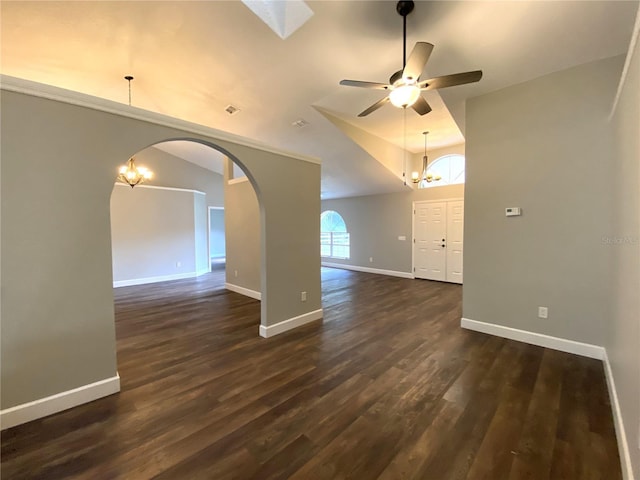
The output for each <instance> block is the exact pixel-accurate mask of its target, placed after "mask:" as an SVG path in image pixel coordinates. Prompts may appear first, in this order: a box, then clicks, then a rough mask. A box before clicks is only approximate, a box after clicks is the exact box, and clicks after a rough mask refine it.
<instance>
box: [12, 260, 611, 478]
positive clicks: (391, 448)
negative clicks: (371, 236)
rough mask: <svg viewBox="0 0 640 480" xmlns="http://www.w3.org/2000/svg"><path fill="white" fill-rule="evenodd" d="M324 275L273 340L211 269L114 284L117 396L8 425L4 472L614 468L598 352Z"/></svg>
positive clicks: (437, 295)
mask: <svg viewBox="0 0 640 480" xmlns="http://www.w3.org/2000/svg"><path fill="white" fill-rule="evenodd" d="M322 278H323V281H322V287H323V307H324V312H325V317H324V322H323V323H321V322H315V323H313V324H310V325H307V326H304V327H302V328H299V329H297V330H294V331H291V332H287V333H285V334H282V335H279V336H276V337H273V338H270V339H263V338H260V337H259V336H258V325H259V319H260V304H259V302H258V301H255V300H252V299H249V298H247V297H244V296H242V295H239V294H236V293H233V292H228V291H225V290H224V289H223V287H222V285H223V281H224V279H223V278H222V274H221V273H220V272H214V273H212V274H209V275H205V276H202V277H199V278H197V279H192V280H180V281H175V282H167V283H163V284H154V285H147V286H136V287H127V288H119V289H116V291H115V296H116V329H117V348H118V370H119V373H120V376H121V380H122V391H121V392H120V393H119V394H116V395H113V396H110V397H107V398H104V399H100V400H97V401H95V402H92V403H91V404H88V405H83V406H80V407H77V408H75V409H72V410H69V411H66V412H62V413H59V414H57V415H53V416H51V417H48V418H45V419H41V420H36V421H34V422H31V423H29V424H26V425H22V426H18V427H15V428H13V429H10V430H7V431H5V432H3V433H2V452H1V454H2V456H1V461H2V465H1V473H2V478H3V479H30V478H38V479H63V478H79V479H116V478H118V479H148V478H157V479H215V480H221V479H260V480H266V479H285V478H291V479H298V480H310V479H313V480H315V479H331V480H337V479H357V480H368V479H389V480H396V479H420V480H431V479H433V480H455V479H490V480H501V479H505V480H509V479H514V480H517V479H553V480H555V479H607V480H615V479H619V478H621V472H620V462H619V457H618V450H617V446H616V439H615V432H614V427H613V420H612V416H611V407H610V404H609V398H608V394H607V389H606V385H605V378H604V372H603V366H602V363H601V362H599V361H596V360H591V359H586V358H581V357H577V356H573V355H569V354H565V353H561V352H557V351H553V350H547V349H543V348H539V347H534V346H530V345H526V344H523V343H518V342H514V341H509V340H504V339H500V338H497V337H491V336H488V335H484V334H481V333H477V332H470V331H466V330H462V329H461V328H460V326H459V325H460V316H461V293H462V290H461V287H460V286H458V285H452V284H444V283H437V282H429V281H421V280H407V279H400V278H393V277H385V276H380V275H372V274H365V273H357V272H350V271H346V270H336V269H323V272H322Z"/></svg>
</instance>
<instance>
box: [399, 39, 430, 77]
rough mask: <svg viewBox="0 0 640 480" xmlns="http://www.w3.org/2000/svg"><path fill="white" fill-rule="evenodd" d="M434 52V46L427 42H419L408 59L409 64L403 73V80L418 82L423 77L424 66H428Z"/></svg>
mask: <svg viewBox="0 0 640 480" xmlns="http://www.w3.org/2000/svg"><path fill="white" fill-rule="evenodd" d="M432 50H433V45H432V44H430V43H427V42H417V43H416V45H415V47H413V50H411V54H410V55H409V58H408V59H407V64H406V65H405V67H404V70H403V71H402V78H403V79H404V80H405V81H407V80H418V78H420V75H422V71H423V70H424V66H425V65H426V64H427V61H428V60H429V56H431V51H432Z"/></svg>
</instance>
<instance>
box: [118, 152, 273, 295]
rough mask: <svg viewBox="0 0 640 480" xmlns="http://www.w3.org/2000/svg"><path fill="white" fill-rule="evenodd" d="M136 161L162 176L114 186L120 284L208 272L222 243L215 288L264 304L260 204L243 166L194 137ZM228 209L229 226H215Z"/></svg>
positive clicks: (210, 282) (144, 154) (141, 155)
mask: <svg viewBox="0 0 640 480" xmlns="http://www.w3.org/2000/svg"><path fill="white" fill-rule="evenodd" d="M134 158H135V159H136V164H137V165H140V166H144V167H146V168H149V169H150V170H151V171H153V172H154V176H153V178H152V179H151V180H150V181H147V182H145V183H144V184H142V185H138V186H136V187H135V188H130V187H129V186H128V185H127V184H125V183H123V182H121V181H116V182H115V184H114V189H113V192H112V195H111V239H112V262H113V276H114V277H113V280H114V287H116V288H118V287H126V286H131V285H141V284H148V283H155V282H161V281H168V280H179V279H186V278H193V277H198V276H201V275H204V274H207V273H208V272H210V271H211V265H212V258H211V252H212V251H213V250H214V248H218V249H219V248H220V244H221V246H222V254H221V255H220V250H217V251H216V255H217V257H222V262H217V263H215V273H216V275H215V276H210V277H211V278H208V279H207V284H208V285H209V286H210V287H215V288H216V289H224V288H225V287H226V288H227V289H229V290H233V291H236V292H238V293H241V294H244V295H248V296H250V297H251V298H255V299H258V300H259V299H260V298H261V291H262V287H261V271H260V270H261V266H262V261H261V248H260V242H261V222H262V221H261V215H260V205H259V201H258V197H257V195H256V192H255V190H254V188H253V185H252V183H251V181H249V179H248V177H247V176H246V174H245V173H244V171H243V170H242V169H241V167H239V166H237V165H236V164H235V163H233V162H232V161H231V160H230V159H229V158H228V157H227V156H225V155H224V154H222V153H221V152H219V151H218V150H216V149H214V148H212V147H211V146H209V145H204V144H202V143H199V142H193V141H190V140H172V141H168V142H161V143H158V144H155V145H152V146H150V147H147V148H145V149H143V150H142V151H140V152H137V153H136V154H135V155H134ZM225 204H226V205H227V212H226V215H219V219H220V220H222V222H220V221H218V222H217V224H215V222H214V221H212V217H213V215H212V214H214V213H215V214H219V213H220V214H224V210H222V209H223V208H224V206H225ZM213 220H215V218H214V219H213ZM225 224H226V225H225ZM214 227H215V228H214ZM227 250H228V252H227ZM227 257H228V258H227ZM225 265H226V266H227V267H228V268H227V269H226V270H227V271H226V275H225ZM213 277H215V279H216V281H215V282H213Z"/></svg>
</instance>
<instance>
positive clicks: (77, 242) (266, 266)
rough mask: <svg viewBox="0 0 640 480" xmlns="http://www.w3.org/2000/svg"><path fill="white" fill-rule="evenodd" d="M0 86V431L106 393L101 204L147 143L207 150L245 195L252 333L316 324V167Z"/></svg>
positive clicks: (111, 343) (27, 86)
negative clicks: (257, 226) (252, 232)
mask: <svg viewBox="0 0 640 480" xmlns="http://www.w3.org/2000/svg"><path fill="white" fill-rule="evenodd" d="M1 88H2V95H1V96H0V101H1V107H2V111H3V121H2V124H1V126H0V127H1V128H2V132H1V133H2V139H3V141H2V145H1V148H2V259H1V260H2V261H1V268H2V318H1V328H2V338H1V339H0V341H1V342H2V344H1V356H2V358H1V360H2V361H1V374H2V392H1V396H0V409H1V412H0V413H1V414H2V428H8V427H9V426H11V425H15V424H18V423H24V422H25V421H29V420H32V419H34V418H39V417H41V416H44V415H47V414H50V413H54V412H55V411H60V410H63V409H65V408H69V407H71V406H74V405H77V404H79V403H84V402H87V401H91V400H93V399H95V398H99V397H101V396H105V395H108V394H111V393H114V392H117V391H118V390H119V378H118V374H117V367H116V348H115V325H114V308H113V275H112V261H111V238H110V217H109V216H110V198H111V193H112V190H113V188H114V187H113V183H114V178H115V172H116V171H117V168H118V166H119V165H120V164H122V163H123V162H124V161H126V159H128V158H129V156H131V154H132V153H135V152H138V151H140V150H142V149H144V148H146V147H148V146H150V145H154V144H156V143H158V142H162V141H167V140H174V139H178V140H184V139H187V140H193V141H197V142H200V143H203V144H206V145H209V146H211V147H213V148H216V149H218V150H219V151H221V152H223V153H224V154H225V155H226V156H228V157H229V158H231V159H233V160H234V162H236V163H238V164H239V165H241V166H242V168H243V170H244V171H245V172H246V174H247V177H248V179H249V181H250V182H251V184H252V185H253V187H254V188H255V190H256V192H257V196H258V199H259V202H260V217H261V247H260V248H261V294H262V302H261V307H260V309H261V325H260V329H259V332H260V334H261V335H262V336H267V337H268V336H271V335H274V334H277V333H280V332H283V331H286V330H288V329H291V328H294V327H296V326H299V325H302V324H304V323H308V322H310V321H313V320H317V319H320V318H321V317H322V306H321V293H320V256H319V251H320V244H319V237H320V231H319V222H318V217H319V215H320V163H319V161H318V160H316V159H312V158H308V157H304V156H300V155H294V154H291V153H287V152H284V151H280V150H277V149H273V148H269V147H266V146H264V145H259V144H256V143H255V142H252V141H250V140H247V139H243V138H240V137H235V136H233V135H230V134H226V133H224V132H220V131H216V130H213V129H211V128H207V127H203V126H200V125H195V124H192V123H189V122H185V121H182V120H177V119H173V118H170V117H166V116H163V115H159V114H153V113H150V112H146V111H143V110H140V109H137V108H135V107H130V106H126V105H122V104H118V103H116V102H110V101H106V100H102V99H97V98H95V97H91V96H88V95H83V94H79V93H76V92H69V91H66V90H62V89H58V88H55V87H50V86H45V85H41V84H37V83H34V82H28V81H23V80H20V79H11V78H9V77H2V83H1ZM301 290H304V291H306V292H307V296H306V301H304V302H303V301H301V296H300V291H301ZM78 392H82V394H81V395H80V394H79V393H78ZM52 399H54V400H52Z"/></svg>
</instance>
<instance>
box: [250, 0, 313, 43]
mask: <svg viewBox="0 0 640 480" xmlns="http://www.w3.org/2000/svg"><path fill="white" fill-rule="evenodd" d="M242 3H244V4H245V5H246V6H247V7H248V8H249V9H250V10H251V11H252V12H253V13H255V14H256V16H257V17H258V18H259V19H260V20H262V21H263V22H264V23H266V24H267V25H268V27H269V28H270V29H271V30H273V31H274V32H275V33H276V34H277V35H278V36H279V37H280V38H281V39H283V40H285V39H286V38H287V37H288V36H289V35H291V34H292V33H293V32H295V31H296V30H298V29H299V28H300V27H301V26H302V25H304V24H305V23H306V22H307V20H309V19H310V18H311V16H312V15H313V11H312V10H311V9H310V8H309V7H308V6H307V4H306V3H305V2H304V1H303V0H242Z"/></svg>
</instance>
